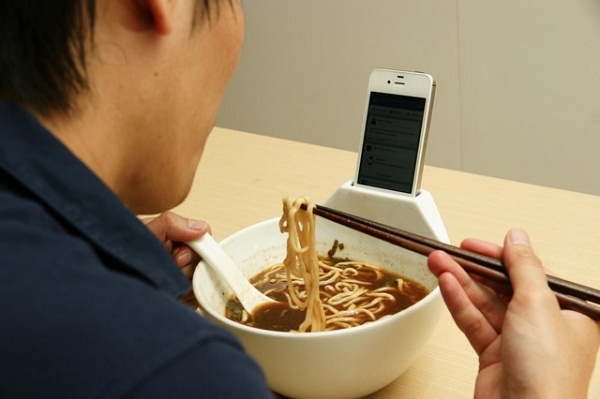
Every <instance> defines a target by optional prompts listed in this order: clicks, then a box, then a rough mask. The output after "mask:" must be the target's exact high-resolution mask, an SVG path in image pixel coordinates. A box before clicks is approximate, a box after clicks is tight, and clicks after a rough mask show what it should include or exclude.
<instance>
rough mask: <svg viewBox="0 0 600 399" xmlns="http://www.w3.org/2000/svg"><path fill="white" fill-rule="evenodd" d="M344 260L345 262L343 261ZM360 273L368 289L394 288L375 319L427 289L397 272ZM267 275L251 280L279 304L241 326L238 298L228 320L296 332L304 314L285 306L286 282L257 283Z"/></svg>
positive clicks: (366, 319)
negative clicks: (379, 276)
mask: <svg viewBox="0 0 600 399" xmlns="http://www.w3.org/2000/svg"><path fill="white" fill-rule="evenodd" d="M321 261H323V262H325V263H329V264H333V265H336V267H341V266H340V265H338V263H339V262H340V261H342V260H340V259H334V260H329V259H327V258H326V259H321ZM343 261H347V260H343ZM348 267H352V266H348ZM357 270H358V271H359V272H358V274H357V275H356V276H354V277H353V279H356V280H360V281H364V282H365V283H366V284H367V285H368V288H369V289H370V290H375V289H377V288H380V287H386V286H387V287H395V289H393V290H390V291H388V292H389V293H390V294H392V295H393V296H394V298H395V301H389V300H386V301H384V302H383V303H384V304H385V306H384V309H383V310H382V311H381V313H378V314H377V319H380V318H382V317H384V316H388V315H392V314H395V313H397V312H399V311H401V310H403V309H406V308H407V307H409V306H411V305H412V304H414V303H416V302H418V301H419V300H421V299H422V298H424V297H425V296H426V295H427V294H428V293H429V290H428V289H427V288H426V287H424V286H423V285H421V284H419V283H417V282H416V281H414V280H411V279H408V278H406V277H405V276H401V275H399V274H397V273H393V272H391V271H389V270H386V269H383V268H378V270H379V272H380V273H381V274H382V277H381V278H379V279H378V278H377V274H376V273H375V272H373V271H372V269H362V268H361V269H357ZM265 273H267V271H265V272H262V273H260V274H258V275H257V276H255V277H254V278H252V279H251V280H250V281H251V282H252V283H253V284H254V285H255V286H256V287H257V288H258V289H259V290H260V291H261V292H263V293H265V292H268V291H269V290H272V291H271V292H270V293H269V294H268V296H269V297H271V298H272V299H274V300H276V301H278V302H276V303H273V304H267V305H265V306H263V307H261V308H260V309H259V310H257V311H256V312H255V314H254V315H252V316H249V317H248V319H247V320H245V321H244V322H243V323H242V314H243V308H242V305H241V304H240V303H239V301H238V300H237V298H233V299H231V300H230V301H228V303H227V306H226V312H225V315H226V317H227V318H229V319H231V320H233V321H237V322H240V323H242V324H245V325H248V326H251V327H256V328H261V329H265V330H271V331H294V330H298V328H299V326H300V324H301V323H302V322H303V321H304V318H305V315H306V312H305V311H303V310H298V309H292V308H290V306H289V305H288V303H287V299H286V296H285V293H286V292H287V289H288V288H287V283H286V282H276V283H274V284H273V283H272V282H269V281H267V282H266V283H265V284H257V283H256V282H257V281H261V280H264V279H262V276H263V275H264V274H265ZM399 278H400V279H402V280H403V286H402V290H400V289H398V288H397V285H396V280H397V279H399ZM326 295H327V294H326V293H325V292H324V290H323V289H321V299H322V300H324V298H325V297H326ZM334 307H335V308H336V309H337V310H342V309H341V305H337V306H334ZM325 313H326V315H327V314H329V313H330V311H329V310H327V309H326V310H325ZM354 317H358V318H360V324H363V323H366V322H370V321H372V319H371V318H370V317H369V316H368V315H367V314H364V313H359V314H358V315H355V316H354Z"/></svg>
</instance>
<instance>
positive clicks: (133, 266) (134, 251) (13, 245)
mask: <svg viewBox="0 0 600 399" xmlns="http://www.w3.org/2000/svg"><path fill="white" fill-rule="evenodd" d="M189 289H190V286H189V282H188V281H187V279H186V278H185V277H184V276H183V275H182V273H181V272H180V270H179V269H178V267H177V265H176V264H175V263H174V261H173V260H172V258H171V256H170V254H169V253H168V252H167V251H166V250H165V249H164V248H163V246H162V244H161V243H160V242H159V241H158V239H156V238H155V237H154V235H153V234H152V233H151V232H150V231H149V230H148V229H147V228H146V227H145V226H144V225H143V224H142V223H141V222H140V221H139V220H138V219H137V218H136V216H135V215H133V214H132V213H131V211H130V210H129V209H127V207H126V206H124V205H123V203H122V202H121V201H120V200H119V199H118V198H117V197H116V196H115V195H114V193H113V192H112V191H110V189H108V187H106V186H105V185H104V184H103V183H102V182H101V181H100V180H99V179H98V178H97V176H95V175H94V174H93V173H92V172H91V171H90V170H89V169H88V168H87V167H85V165H84V164H83V163H82V162H81V161H80V160H79V159H77V158H76V157H75V156H74V155H73V154H72V153H71V152H70V151H69V150H68V149H67V148H66V147H65V146H64V145H63V144H62V143H61V142H60V141H59V140H57V139H56V138H55V137H54V136H53V135H52V134H50V133H49V132H48V131H47V130H45V129H44V128H43V127H42V126H41V125H40V124H39V123H38V122H37V121H36V120H35V119H34V118H33V117H32V116H31V115H29V114H28V113H27V112H25V111H24V110H23V109H21V108H20V107H17V106H15V105H12V104H9V103H6V102H2V101H0V397H32V398H33V397H35V398H41V397H44V398H54V397H56V398H70V397H71V398H90V397H94V398H118V397H128V398H136V397H144V398H154V397H156V398H159V397H173V398H187V397H202V398H208V397H219V398H236V397H239V398H248V397H270V396H271V394H270V392H269V391H268V389H267V387H266V385H265V382H264V378H263V375H262V373H261V371H260V369H259V368H258V367H257V365H256V364H255V363H254V361H253V360H252V359H250V358H249V357H248V356H247V355H246V354H245V353H244V351H243V349H242V348H241V346H240V344H239V343H238V342H237V340H236V339H235V338H234V337H233V336H231V335H230V334H229V333H227V332H225V331H223V330H221V329H219V328H217V327H215V326H213V325H212V324H210V323H209V322H208V321H206V320H205V319H203V318H202V317H200V316H198V315H197V314H196V313H195V312H194V311H193V310H192V309H190V308H189V307H188V306H186V305H184V304H182V303H181V302H180V301H179V300H178V298H179V296H180V295H182V294H183V293H185V292H187V291H189Z"/></svg>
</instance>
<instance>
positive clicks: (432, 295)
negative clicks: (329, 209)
mask: <svg viewBox="0 0 600 399" xmlns="http://www.w3.org/2000/svg"><path fill="white" fill-rule="evenodd" d="M278 220H279V218H272V219H267V220H263V221H261V222H258V223H255V224H252V225H250V226H246V227H244V228H242V229H241V230H238V231H236V232H234V233H233V234H231V235H229V236H227V237H226V238H224V239H223V240H221V241H219V244H220V245H222V246H223V247H224V248H225V247H226V245H227V244H228V243H229V242H230V241H233V240H235V239H236V238H237V237H238V236H240V235H243V234H245V233H247V231H249V230H253V229H258V228H260V227H262V226H263V225H267V224H272V223H274V222H277V221H278ZM207 269H208V267H207V266H206V264H205V263H204V262H203V261H200V262H199V263H198V266H197V267H196V270H194V274H193V277H192V289H193V292H194V296H195V297H196V300H197V301H198V304H199V306H200V309H201V311H203V312H207V313H209V314H210V315H211V316H212V317H213V318H215V319H217V320H219V322H221V323H224V324H226V325H228V326H230V327H232V328H234V329H236V330H241V331H245V332H248V333H254V334H259V335H265V336H272V337H279V338H285V337H304V338H303V339H317V338H321V337H324V336H325V337H336V336H338V335H346V334H354V333H355V332H360V331H363V330H367V329H373V328H378V327H380V326H381V327H383V326H384V325H385V324H388V323H393V322H394V321H395V320H396V319H398V318H402V317H407V315H410V314H412V313H414V312H416V311H418V310H419V309H420V308H422V307H425V306H427V305H429V304H430V303H431V302H433V301H437V300H438V299H439V298H440V297H441V292H440V287H439V284H436V286H435V288H434V289H432V290H431V291H429V293H428V294H427V295H426V296H425V297H424V298H423V299H421V300H420V301H418V302H417V303H415V304H413V305H411V306H409V307H407V308H405V309H403V310H401V311H399V312H397V313H394V314H392V315H389V316H385V317H383V318H381V319H377V320H375V321H372V322H367V323H364V324H361V325H359V326H355V327H350V328H344V329H340V330H331V331H318V332H308V333H304V332H293V331H272V330H265V329H262V328H256V327H250V326H247V325H245V324H242V323H238V322H236V321H233V320H231V319H228V318H227V317H226V316H225V315H224V314H220V313H219V312H217V311H216V310H215V309H213V308H212V307H211V306H207V305H206V304H205V301H204V297H203V294H204V292H203V291H202V290H200V287H199V286H200V278H201V277H200V274H201V273H202V270H207Z"/></svg>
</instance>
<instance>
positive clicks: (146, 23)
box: [0, 0, 244, 213]
mask: <svg viewBox="0 0 600 399" xmlns="http://www.w3.org/2000/svg"><path fill="white" fill-rule="evenodd" d="M0 5H1V6H2V8H1V9H2V12H1V13H0V15H1V16H0V98H3V99H6V100H9V101H12V102H15V103H17V104H20V105H21V106H23V107H25V108H27V109H28V110H29V111H31V112H32V113H33V114H34V115H35V116H36V117H38V119H39V120H40V122H41V123H42V124H43V125H45V126H46V127H47V128H48V129H49V130H50V131H51V132H52V133H53V134H55V135H56V136H57V137H58V138H59V139H60V140H61V141H62V142H63V143H65V145H67V147H69V148H70V149H71V151H72V152H73V153H75V154H76V155H77V156H78V157H79V158H80V159H82V160H83V161H84V162H85V163H86V164H87V165H88V166H89V167H90V169H92V170H93V171H94V172H95V173H96V174H98V176H99V177H100V178H101V179H102V180H104V181H105V183H106V184H107V185H108V186H109V187H111V188H112V189H113V190H114V191H115V193H116V194H117V195H118V196H119V197H120V198H121V199H122V200H123V201H124V202H125V203H127V204H128V205H129V206H130V207H131V208H132V209H133V210H134V211H136V212H143V213H150V212H159V211H162V210H165V209H168V208H170V207H172V206H174V205H176V204H177V203H179V202H181V201H182V200H183V198H185V195H187V192H188V190H189V187H190V185H191V182H192V179H193V175H194V171H195V169H196V166H197V164H198V162H199V160H200V156H201V154H202V151H203V148H204V143H205V141H206V138H207V136H208V133H209V132H210V130H211V129H212V126H213V124H214V120H215V118H216V114H217V110H218V106H219V104H220V100H221V97H222V95H223V92H224V90H225V88H226V86H227V84H228V82H229V80H230V78H231V76H232V74H233V71H234V69H235V65H236V64H237V60H238V58H239V54H240V51H241V43H242V40H243V30H244V26H243V25H244V23H243V15H242V11H241V7H240V4H239V0H221V1H219V0H52V1H47V0H19V1H12V0H10V1H9V0H0Z"/></svg>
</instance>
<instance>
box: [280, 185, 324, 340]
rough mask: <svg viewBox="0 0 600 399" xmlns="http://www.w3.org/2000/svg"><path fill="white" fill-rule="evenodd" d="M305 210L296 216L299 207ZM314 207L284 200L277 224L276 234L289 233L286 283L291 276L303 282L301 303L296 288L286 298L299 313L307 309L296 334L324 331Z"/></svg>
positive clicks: (298, 200) (301, 201)
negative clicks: (303, 293) (304, 206)
mask: <svg viewBox="0 0 600 399" xmlns="http://www.w3.org/2000/svg"><path fill="white" fill-rule="evenodd" d="M302 204H305V205H306V206H307V211H306V212H298V210H299V209H300V206H301V205H302ZM313 207H314V205H313V204H310V203H309V202H308V201H307V200H306V198H299V199H297V200H295V201H293V200H292V199H291V198H289V197H288V198H284V199H283V215H282V216H281V219H280V220H279V230H280V231H281V232H282V233H288V239H287V255H286V257H285V259H284V261H283V265H284V266H285V273H286V277H287V281H293V280H292V276H294V277H301V278H302V280H303V282H304V292H305V295H303V298H304V300H302V299H301V298H300V295H299V293H297V290H296V289H295V288H296V287H297V286H296V285H295V284H288V292H289V298H290V300H291V302H292V303H290V305H294V306H296V307H298V309H300V310H304V309H306V318H305V319H304V322H303V323H302V324H301V325H300V328H299V331H300V332H305V331H323V330H324V329H325V326H326V321H325V311H324V310H323V303H322V302H321V299H320V297H319V291H320V290H319V281H320V276H319V273H320V270H319V260H318V258H317V251H316V243H315V215H314V214H313V212H312V210H313Z"/></svg>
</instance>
